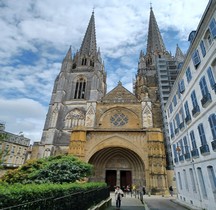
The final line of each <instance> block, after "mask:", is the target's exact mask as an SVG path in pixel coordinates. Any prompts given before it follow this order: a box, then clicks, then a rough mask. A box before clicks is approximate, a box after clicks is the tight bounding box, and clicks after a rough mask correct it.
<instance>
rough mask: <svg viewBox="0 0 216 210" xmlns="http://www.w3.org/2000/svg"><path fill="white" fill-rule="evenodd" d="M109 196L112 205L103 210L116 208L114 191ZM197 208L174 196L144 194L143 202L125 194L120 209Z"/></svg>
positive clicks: (167, 209)
mask: <svg viewBox="0 0 216 210" xmlns="http://www.w3.org/2000/svg"><path fill="white" fill-rule="evenodd" d="M110 197H111V198H112V206H110V207H108V208H106V209H105V210H116V207H115V196H114V193H113V192H111V193H110ZM173 209H178V210H188V209H190V210H199V209H198V208H194V207H193V206H191V205H190V204H186V203H180V202H179V201H178V200H176V196H173V197H171V196H164V197H162V196H161V195H151V196H148V195H145V196H144V204H142V203H141V201H140V200H139V199H138V197H136V198H135V197H134V196H132V197H131V195H126V197H123V198H122V205H121V208H120V210H173Z"/></svg>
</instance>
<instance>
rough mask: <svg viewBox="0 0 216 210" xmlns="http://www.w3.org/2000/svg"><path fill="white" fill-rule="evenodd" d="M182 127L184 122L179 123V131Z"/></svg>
mask: <svg viewBox="0 0 216 210" xmlns="http://www.w3.org/2000/svg"><path fill="white" fill-rule="evenodd" d="M184 127H185V124H184V122H181V123H180V124H179V128H180V130H182V129H183V128H184Z"/></svg>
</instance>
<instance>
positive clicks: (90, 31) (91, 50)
mask: <svg viewBox="0 0 216 210" xmlns="http://www.w3.org/2000/svg"><path fill="white" fill-rule="evenodd" d="M80 53H81V54H83V55H90V54H95V55H96V53H97V43H96V32H95V18H94V10H93V12H92V16H91V18H90V21H89V24H88V28H87V30H86V33H85V36H84V39H83V42H82V45H81V48H80Z"/></svg>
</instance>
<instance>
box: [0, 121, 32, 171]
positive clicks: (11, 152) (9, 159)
mask: <svg viewBox="0 0 216 210" xmlns="http://www.w3.org/2000/svg"><path fill="white" fill-rule="evenodd" d="M0 134H1V136H4V138H2V139H1V141H0V154H1V165H2V166H3V167H4V168H6V169H8V168H12V169H13V168H17V167H19V166H21V165H22V164H24V162H25V161H26V159H27V154H28V148H29V145H30V139H28V138H26V137H24V136H23V135H15V134H12V133H9V132H7V131H5V126H4V124H2V123H0Z"/></svg>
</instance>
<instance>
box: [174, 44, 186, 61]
mask: <svg viewBox="0 0 216 210" xmlns="http://www.w3.org/2000/svg"><path fill="white" fill-rule="evenodd" d="M175 58H176V60H177V61H179V62H183V61H184V59H185V56H184V54H183V53H182V51H181V49H180V47H179V46H178V44H177V45H176V52H175Z"/></svg>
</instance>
